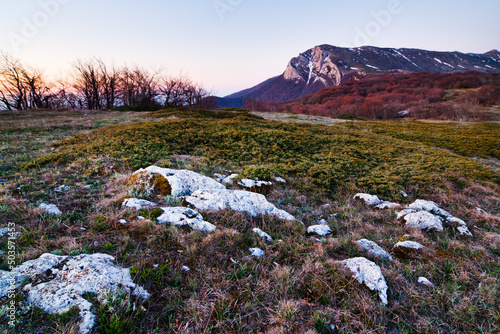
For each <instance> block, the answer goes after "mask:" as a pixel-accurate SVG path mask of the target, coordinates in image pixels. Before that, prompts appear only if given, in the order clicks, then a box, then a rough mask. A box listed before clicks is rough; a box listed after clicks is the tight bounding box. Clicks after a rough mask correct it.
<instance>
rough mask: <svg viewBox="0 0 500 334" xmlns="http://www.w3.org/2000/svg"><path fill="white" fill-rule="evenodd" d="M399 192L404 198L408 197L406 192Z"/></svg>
mask: <svg viewBox="0 0 500 334" xmlns="http://www.w3.org/2000/svg"><path fill="white" fill-rule="evenodd" d="M399 192H400V193H401V195H403V197H404V198H407V197H408V194H407V193H406V192H405V191H404V190H400V191H399Z"/></svg>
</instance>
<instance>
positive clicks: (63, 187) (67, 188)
mask: <svg viewBox="0 0 500 334" xmlns="http://www.w3.org/2000/svg"><path fill="white" fill-rule="evenodd" d="M69 190H70V187H68V186H66V185H61V186H59V187H57V188H55V189H54V191H55V192H58V193H64V192H66V191H69Z"/></svg>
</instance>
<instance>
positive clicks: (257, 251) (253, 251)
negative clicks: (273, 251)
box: [249, 247, 266, 257]
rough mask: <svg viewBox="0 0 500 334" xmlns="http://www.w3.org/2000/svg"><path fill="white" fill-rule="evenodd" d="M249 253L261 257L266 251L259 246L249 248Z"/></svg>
mask: <svg viewBox="0 0 500 334" xmlns="http://www.w3.org/2000/svg"><path fill="white" fill-rule="evenodd" d="M249 251H250V255H252V256H255V257H263V256H264V255H265V254H266V253H265V252H264V251H263V250H262V249H260V248H257V247H256V248H250V249H249Z"/></svg>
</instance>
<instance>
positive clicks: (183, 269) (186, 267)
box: [181, 266, 190, 272]
mask: <svg viewBox="0 0 500 334" xmlns="http://www.w3.org/2000/svg"><path fill="white" fill-rule="evenodd" d="M189 270H190V269H189V267H188V266H182V268H181V271H184V272H188V271H189Z"/></svg>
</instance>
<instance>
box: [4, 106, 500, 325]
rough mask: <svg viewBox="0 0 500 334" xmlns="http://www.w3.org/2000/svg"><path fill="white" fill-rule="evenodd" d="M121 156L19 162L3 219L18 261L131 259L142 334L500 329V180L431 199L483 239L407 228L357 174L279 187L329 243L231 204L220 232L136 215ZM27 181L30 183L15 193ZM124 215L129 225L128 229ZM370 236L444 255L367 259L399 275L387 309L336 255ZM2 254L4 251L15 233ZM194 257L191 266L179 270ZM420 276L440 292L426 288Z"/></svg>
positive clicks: (201, 162)
mask: <svg viewBox="0 0 500 334" xmlns="http://www.w3.org/2000/svg"><path fill="white" fill-rule="evenodd" d="M117 115H123V114H122V113H120V114H117ZM115 116H116V115H115ZM26 117H27V118H29V117H28V116H26ZM65 117H68V119H70V118H71V116H70V115H66V116H65ZM109 117H111V118H112V117H114V116H113V115H112V114H110V115H109ZM76 118H77V119H79V120H75V122H77V124H75V125H74V126H75V127H76V128H79V126H80V125H78V124H79V123H78V122H80V121H81V122H84V120H83V118H81V119H80V118H78V117H76ZM36 122H43V120H37V121H36ZM47 122H48V121H47ZM37 124H39V123H37ZM9 126H13V125H9ZM23 126H24V125H23ZM13 127H14V126H13ZM74 131H79V130H76V129H73V130H68V134H69V133H73V132H74ZM30 135H32V136H33V137H34V138H33V140H39V141H40V142H43V143H44V144H43V145H42V144H41V145H40V146H39V148H37V151H36V152H37V154H40V155H42V154H43V152H45V151H46V150H47V148H46V147H45V145H46V143H47V142H50V141H51V140H47V136H49V137H50V136H52V134H50V131H45V132H39V133H38V134H35V135H33V132H30ZM50 138H52V139H53V138H54V137H53V136H52V137H50ZM14 139H15V140H13V141H12V142H9V144H10V145H12V147H14V148H15V147H19V146H20V145H22V144H21V143H23V142H24V141H23V140H21V139H23V137H21V136H18V137H14ZM4 142H6V139H4ZM16 159H17V160H19V159H20V158H19V156H18V157H17V158H13V160H16ZM164 159H165V160H164V162H165V165H169V166H171V167H181V168H185V167H187V168H192V169H195V170H197V171H199V172H203V173H205V174H207V175H210V173H212V172H215V171H217V172H221V171H225V170H224V169H225V168H224V167H225V166H221V165H214V166H208V167H207V164H206V160H205V158H199V156H196V155H194V156H193V155H189V156H186V155H180V154H179V155H176V156H166V157H165V158H164ZM17 160H16V161H17ZM115 162H116V161H115V160H113V159H112V158H111V157H109V156H105V155H103V156H100V157H92V159H81V160H78V161H72V162H69V163H66V164H62V165H59V166H46V167H41V168H38V169H34V170H30V171H21V170H20V169H17V168H15V169H13V170H9V171H8V173H9V175H7V177H5V178H4V182H5V185H4V186H3V187H1V188H0V189H1V194H0V220H1V221H2V222H4V221H5V222H14V223H16V225H17V229H18V231H19V232H21V233H22V235H21V236H20V237H19V238H18V241H17V246H18V250H19V255H18V258H17V260H18V262H22V261H25V260H28V259H32V258H36V257H38V256H39V255H41V254H42V253H45V252H53V253H55V254H62V255H69V254H79V253H95V252H104V253H108V254H111V255H113V256H115V258H116V262H117V263H118V264H119V265H122V266H125V267H131V268H132V270H131V272H132V276H133V278H134V280H135V281H136V282H137V283H139V284H141V285H143V286H144V287H145V288H146V289H147V290H148V291H150V292H151V293H152V296H151V299H150V300H149V301H147V302H145V303H144V304H143V307H144V309H145V310H146V311H145V312H144V313H141V314H139V313H137V314H136V313H133V311H131V310H128V309H124V310H123V311H122V313H120V317H121V318H120V319H124V321H127V323H129V324H131V323H132V324H133V327H134V332H135V333H498V331H499V330H500V326H499V323H500V309H499V305H500V290H499V287H500V282H499V279H500V265H499V261H498V257H499V256H500V235H499V234H500V216H499V214H500V207H499V203H500V193H499V191H498V187H497V186H496V185H495V184H493V183H489V184H488V183H484V182H470V183H466V184H464V185H463V187H462V188H457V187H455V186H450V187H447V188H446V187H445V188H435V189H434V190H433V191H430V192H428V193H427V194H426V199H430V200H434V201H436V202H437V203H438V204H439V205H440V206H441V207H442V208H443V209H445V210H447V211H449V212H451V213H452V214H453V215H455V216H457V217H460V218H462V219H464V220H465V221H466V222H467V223H468V225H469V227H470V229H471V230H472V231H473V233H474V237H472V238H464V237H460V236H458V235H457V233H456V231H455V230H454V229H452V228H448V227H447V228H446V229H445V231H444V232H443V233H424V232H421V231H418V230H415V229H407V228H405V226H404V225H402V224H401V223H400V222H398V221H396V214H395V212H394V211H392V210H385V211H380V210H374V209H372V208H369V207H367V206H366V205H364V204H363V203H360V202H358V201H354V200H353V199H352V196H353V195H354V193H355V192H357V191H359V190H362V189H358V188H357V185H356V184H355V183H354V182H348V183H346V184H345V186H343V187H341V188H339V190H338V191H337V192H335V193H330V192H327V191H325V190H324V189H321V188H319V187H316V186H314V185H311V184H310V183H309V179H307V178H300V177H297V178H294V177H290V178H288V180H287V181H288V183H287V184H278V185H276V186H275V187H274V189H273V190H272V191H271V193H270V194H269V195H268V196H267V198H268V199H269V200H270V201H271V202H273V203H275V204H277V205H278V207H279V208H281V209H284V210H287V211H289V212H290V213H292V214H294V215H296V216H297V218H298V219H299V220H300V221H302V222H304V224H305V226H308V225H311V224H314V223H316V222H317V221H318V220H320V219H325V220H327V222H328V224H329V226H330V227H331V229H332V230H333V234H332V235H330V236H328V237H327V238H324V239H322V240H317V239H315V238H313V237H310V236H308V235H307V234H306V227H305V226H302V225H301V224H299V223H298V222H288V221H280V220H277V219H274V218H272V217H251V216H249V215H247V214H243V213H236V212H231V211H223V212H217V213H213V212H203V216H204V218H205V219H206V220H207V221H210V222H212V223H213V224H215V225H217V227H218V228H217V230H216V231H215V232H214V233H212V234H209V235H204V234H202V233H200V232H196V231H191V230H189V229H184V228H177V227H173V226H164V225H158V224H156V223H155V221H154V220H153V219H149V220H144V221H143V220H138V219H137V216H138V212H135V211H134V210H132V209H123V208H121V202H122V200H123V198H125V197H126V196H128V191H127V190H128V185H127V182H128V179H129V177H130V175H131V173H132V170H131V169H130V168H127V166H126V165H119V164H116V163H115ZM111 167H113V168H111ZM118 167H119V168H118ZM61 184H65V185H68V186H69V187H70V191H69V192H68V193H65V194H59V193H56V192H55V191H54V189H55V188H56V187H57V186H58V185H61ZM20 185H25V187H26V189H25V190H23V191H18V190H16V189H17V188H18V187H19V186H20ZM28 185H29V186H30V187H29V189H28ZM404 190H405V191H406V192H407V193H408V194H409V195H410V197H409V198H407V199H405V201H404V202H403V203H409V202H411V201H412V200H414V199H415V197H414V194H421V189H418V188H417V187H416V186H411V187H407V188H405V189H404ZM154 200H155V201H157V202H158V203H161V204H162V205H168V203H169V200H170V199H168V198H165V197H163V196H161V197H156V198H154ZM41 201H44V202H50V203H56V204H58V205H59V206H60V208H61V209H62V210H63V212H64V214H63V216H61V217H53V216H48V215H46V214H43V213H41V212H40V210H38V209H37V208H36V206H37V205H38V204H39V203H40V202H41ZM477 207H479V208H481V209H482V210H484V211H480V210H478V209H477ZM120 219H125V220H126V221H127V224H125V225H122V224H119V223H118V221H119V220H120ZM0 227H3V226H1V225H0ZM254 227H259V228H261V229H262V230H264V231H266V232H268V233H269V234H270V235H271V236H272V237H273V239H274V242H273V243H268V242H265V241H264V240H262V239H261V238H259V237H258V236H257V235H256V234H254V233H253V232H252V229H253V228H254ZM361 238H367V239H370V240H373V241H375V242H377V243H378V244H379V245H380V246H381V247H383V248H385V249H386V250H388V251H392V247H393V245H394V244H395V243H396V242H397V241H399V240H414V241H419V242H421V243H423V244H425V245H427V246H428V247H429V248H431V249H432V250H434V252H435V253H432V254H429V255H428V256H426V255H418V254H417V255H416V256H414V257H409V258H407V257H397V256H395V254H394V253H393V255H394V257H395V260H394V262H392V263H389V262H385V261H379V260H376V259H375V258H372V257H369V256H367V257H368V258H370V259H371V260H373V261H376V262H377V263H378V264H379V265H380V266H381V268H382V272H383V274H384V276H385V277H386V280H387V282H388V285H389V305H388V306H386V307H384V306H382V305H381V304H380V302H379V297H378V296H377V294H376V293H374V292H372V291H370V290H368V289H367V288H366V287H364V286H362V285H359V283H358V282H357V281H356V280H355V279H353V278H352V276H351V274H350V273H349V272H348V271H347V270H346V269H344V268H342V267H341V266H339V265H338V264H337V261H338V260H343V259H347V258H351V257H355V256H366V255H365V254H364V253H362V252H361V251H360V250H359V249H358V248H357V247H356V245H355V244H354V241H356V240H359V239H361ZM250 247H260V248H262V249H263V250H264V251H265V252H266V256H265V257H264V258H261V259H257V258H253V257H251V256H250V255H249V251H248V249H249V248H250ZM0 249H2V250H6V244H5V241H4V240H3V239H2V240H0ZM0 265H3V263H0ZM155 265H158V267H155ZM182 266H188V267H189V268H190V271H188V272H183V271H181V270H180V268H181V267H182ZM2 269H5V268H4V267H2ZM420 276H425V277H427V278H428V279H429V280H431V282H433V283H434V284H435V285H436V287H435V288H434V289H429V288H425V287H421V286H419V285H417V279H418V277H420ZM19 298H20V299H21V298H22V296H21V295H20V296H19ZM95 303H96V305H97V306H98V309H100V310H101V311H99V310H98V311H97V313H98V316H99V317H108V318H109V314H110V313H109V310H105V309H101V308H99V306H102V305H100V304H99V302H98V301H95ZM19 317H20V320H21V323H20V324H18V326H19V327H18V332H26V333H31V332H34V333H36V332H37V331H38V330H43V331H48V330H47V328H52V330H53V331H54V332H55V333H71V332H72V331H74V329H75V323H76V322H77V317H68V319H63V320H64V321H63V320H61V319H62V318H57V317H55V318H51V316H49V315H47V314H45V313H44V312H42V311H41V310H38V309H34V310H32V311H30V312H27V313H23V314H20V315H19ZM21 318H22V319H21ZM25 319H26V322H25V321H24V320H25ZM132 319H135V320H136V321H135V322H133V321H132ZM1 321H3V318H2V319H1ZM55 323H60V325H57V326H56V325H54V324H55ZM1 326H2V325H0V328H1ZM102 330H103V329H102V328H98V329H97V331H98V332H99V331H101V332H102Z"/></svg>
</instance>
